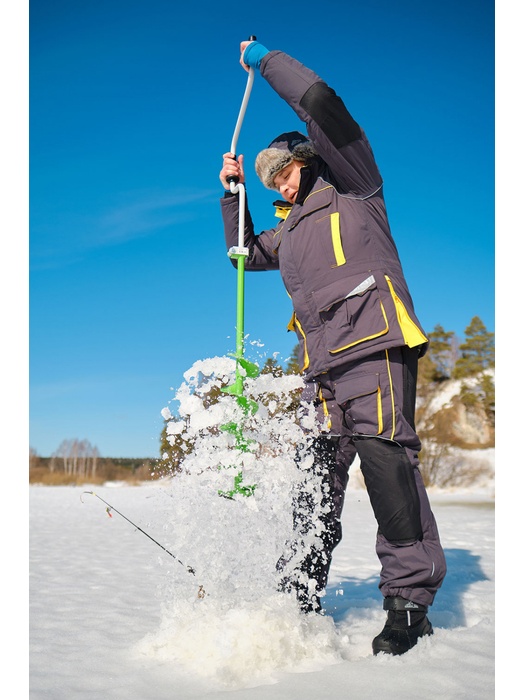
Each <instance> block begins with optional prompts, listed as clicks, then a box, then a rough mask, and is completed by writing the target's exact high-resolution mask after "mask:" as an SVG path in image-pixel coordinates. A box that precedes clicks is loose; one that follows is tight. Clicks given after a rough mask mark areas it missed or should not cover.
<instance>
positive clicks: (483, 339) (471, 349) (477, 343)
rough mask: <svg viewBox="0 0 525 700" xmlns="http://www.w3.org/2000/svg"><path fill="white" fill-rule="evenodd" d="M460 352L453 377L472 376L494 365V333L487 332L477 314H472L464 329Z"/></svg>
mask: <svg viewBox="0 0 525 700" xmlns="http://www.w3.org/2000/svg"><path fill="white" fill-rule="evenodd" d="M459 351H460V353H461V355H460V357H459V359H458V360H457V362H456V364H455V366H454V371H453V377H454V378H455V379H463V378H465V377H473V376H475V375H477V374H480V373H482V372H483V371H484V370H486V369H490V368H493V367H494V357H495V356H494V333H489V332H488V331H487V329H486V327H485V324H484V323H483V321H482V320H481V319H480V318H479V316H474V318H473V319H472V321H471V322H470V325H469V326H468V327H467V328H466V329H465V342H464V343H462V344H461V345H460V346H459Z"/></svg>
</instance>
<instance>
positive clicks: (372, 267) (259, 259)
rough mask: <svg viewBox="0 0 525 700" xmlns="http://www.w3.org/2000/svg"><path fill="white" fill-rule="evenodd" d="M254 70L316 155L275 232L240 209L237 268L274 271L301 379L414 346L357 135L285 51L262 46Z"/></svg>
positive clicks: (410, 314) (369, 164)
mask: <svg viewBox="0 0 525 700" xmlns="http://www.w3.org/2000/svg"><path fill="white" fill-rule="evenodd" d="M260 72H261V76H262V77H263V78H265V79H266V80H267V81H268V83H269V84H270V85H271V86H272V87H273V89H274V90H275V91H276V92H277V93H278V94H279V95H280V96H281V97H282V98H283V99H284V100H285V101H286V102H287V103H288V104H289V105H290V106H291V107H292V108H293V110H294V111H295V112H296V113H297V115H298V116H299V118H300V119H301V120H302V121H303V122H305V124H306V126H307V130H308V136H309V138H310V140H311V142H312V144H313V146H314V147H315V150H316V151H317V153H318V154H319V157H316V158H314V159H312V160H311V161H310V162H309V163H308V165H307V167H305V168H303V169H302V173H301V185H300V188H299V193H298V196H297V198H296V201H295V203H294V204H293V206H292V205H287V204H286V203H282V204H283V212H282V218H281V220H280V222H279V224H278V225H277V226H276V227H275V228H272V229H269V230H266V231H263V232H262V233H260V234H259V235H256V234H255V232H254V227H253V222H252V220H251V217H250V214H249V210H248V209H247V214H246V220H245V246H246V247H248V248H249V250H250V254H249V257H248V258H247V259H246V262H245V269H246V270H275V269H279V270H280V272H281V276H282V279H283V282H284V284H285V287H286V290H287V291H288V294H289V295H290V297H291V299H292V303H293V308H294V315H293V317H292V320H291V322H290V326H289V328H290V329H292V328H293V329H294V330H295V332H296V333H297V336H298V338H299V341H300V343H301V345H302V348H303V351H304V367H303V370H304V372H305V375H306V378H307V379H311V378H313V377H316V376H318V375H320V374H322V373H324V372H326V371H328V370H330V369H332V368H334V367H340V366H341V365H344V364H346V363H348V362H353V361H355V360H358V359H360V358H364V357H368V356H370V355H371V354H372V353H375V352H377V351H378V350H382V349H387V348H391V347H397V346H402V345H409V346H410V347H415V346H420V347H421V350H422V352H423V351H424V350H425V349H426V343H427V339H426V337H425V335H424V333H423V330H422V328H421V325H420V323H419V321H418V319H417V317H416V315H415V312H414V308H413V303H412V298H411V296H410V293H409V291H408V287H407V284H406V281H405V278H404V275H403V271H402V267H401V263H400V260H399V256H398V252H397V248H396V245H395V243H394V241H393V239H392V236H391V233H390V227H389V224H388V219H387V214H386V209H385V203H384V199H383V189H382V180H381V176H380V174H379V171H378V168H377V165H376V163H375V160H374V156H373V153H372V150H371V148H370V144H369V143H368V140H367V138H366V136H365V134H364V132H363V131H362V130H361V128H360V127H359V126H358V124H357V123H356V122H355V121H354V119H353V118H352V117H351V115H350V114H349V113H348V111H347V110H346V107H345V106H344V104H343V102H342V101H341V99H340V98H339V97H338V96H337V95H336V93H335V92H334V91H333V90H332V89H331V88H329V87H328V85H327V84H326V83H325V82H323V81H322V80H321V79H320V78H319V77H318V76H317V75H316V74H315V73H313V72H312V71H311V70H309V69H308V68H306V67H305V66H304V65H302V64H301V63H299V62H298V61H296V60H295V59H293V58H291V57H290V56H288V55H286V54H284V53H282V52H281V51H270V52H269V53H268V54H266V56H265V57H264V58H263V60H262V62H261V66H260ZM221 207H222V214H223V220H224V229H225V237H226V245H227V247H228V249H229V248H231V247H232V246H235V245H237V237H238V196H237V195H232V194H230V193H226V194H225V196H224V197H223V199H221ZM286 207H288V209H289V210H288V211H285V208H286ZM234 264H235V262H234Z"/></svg>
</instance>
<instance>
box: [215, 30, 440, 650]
mask: <svg viewBox="0 0 525 700" xmlns="http://www.w3.org/2000/svg"><path fill="white" fill-rule="evenodd" d="M241 64H242V65H243V67H244V68H245V69H246V70H249V68H250V67H251V68H254V69H259V70H260V74H261V76H262V77H263V78H264V79H265V80H267V82H268V83H269V84H270V86H271V87H272V88H273V89H274V90H275V92H277V94H278V95H279V96H280V97H282V98H283V99H284V100H285V101H286V102H287V103H288V104H289V105H290V107H292V109H293V110H294V111H295V112H296V114H297V115H298V117H299V118H300V119H301V120H302V121H303V122H304V123H305V124H306V128H307V133H308V136H305V135H303V134H301V133H299V132H288V133H284V134H281V135H280V136H278V137H277V138H276V139H274V140H273V141H272V143H271V144H270V145H269V147H268V148H266V149H264V150H263V151H262V152H261V153H259V155H258V156H257V159H256V164H255V168H256V171H257V174H258V176H259V178H260V180H261V181H262V182H263V184H264V185H265V186H266V187H267V188H269V189H273V190H277V191H278V192H279V193H280V194H281V196H282V198H283V200H284V201H282V202H277V203H276V204H277V206H278V207H279V217H280V221H279V223H278V225H277V226H275V227H274V228H271V229H268V230H265V231H263V232H262V233H260V234H259V235H256V234H255V232H254V227H253V222H252V219H251V216H250V214H249V211H247V214H246V231H245V246H246V247H247V248H248V249H249V251H250V253H249V256H248V257H247V259H246V263H245V267H246V270H275V269H279V270H280V272H281V276H282V279H283V282H284V285H285V287H286V290H287V292H288V294H289V295H290V297H291V299H292V303H293V307H294V315H293V319H292V326H293V328H294V330H295V331H296V333H297V336H298V339H299V342H300V344H301V346H302V349H303V356H304V367H303V371H304V376H305V380H306V381H307V382H315V383H316V385H317V387H318V390H319V395H320V396H321V397H322V399H323V400H324V401H325V402H326V405H327V406H329V413H330V417H331V419H332V422H333V424H334V425H337V426H338V427H339V429H340V436H341V437H340V444H341V445H342V446H343V447H342V448H338V451H337V452H338V453H337V455H336V461H339V463H341V462H344V461H345V460H346V461H347V462H348V460H351V459H352V452H351V451H350V450H348V443H349V442H351V443H352V444H353V446H354V447H355V449H356V450H357V453H358V455H359V458H360V462H361V471H362V473H363V476H364V479H365V484H366V488H367V491H368V494H369V497H370V502H371V505H372V508H373V511H374V515H375V517H376V520H377V523H378V533H377V541H376V552H377V555H378V557H379V560H380V563H381V576H380V583H379V588H380V590H381V592H382V594H383V596H384V602H383V607H384V609H385V610H386V611H388V615H387V621H386V624H385V627H384V629H383V630H382V631H381V632H380V634H379V635H378V636H377V637H375V639H374V640H373V642H372V648H373V652H374V653H375V654H377V653H379V652H385V653H390V654H403V653H405V652H406V651H408V650H409V649H410V648H412V647H413V646H414V645H415V644H416V643H417V641H418V640H419V639H420V638H421V637H423V636H426V635H429V634H432V625H431V623H430V621H429V619H428V617H427V615H426V613H427V610H428V606H430V605H432V603H433V601H434V597H435V595H436V592H437V590H438V589H439V587H440V586H441V584H442V582H443V579H444V577H445V573H446V563H445V557H444V553H443V549H442V547H441V544H440V541H439V534H438V530H437V526H436V523H435V519H434V516H433V514H432V511H431V508H430V504H429V501H428V496H427V493H426V490H425V487H424V484H423V481H422V478H421V474H420V472H419V468H418V467H419V461H418V453H419V451H420V449H421V443H420V441H419V438H418V436H417V433H416V430H415V426H414V413H415V398H416V378H417V364H418V358H419V357H421V356H422V354H423V353H424V352H425V350H426V348H427V344H428V341H427V338H426V337H425V334H424V332H423V329H422V328H421V325H420V323H419V321H418V319H417V316H416V314H415V311H414V307H413V302H412V298H411V296H410V293H409V290H408V287H407V283H406V280H405V277H404V274H403V270H402V266H401V262H400V260H399V256H398V252H397V248H396V245H395V243H394V240H393V238H392V235H391V232H390V227H389V223H388V218H387V214H386V209H385V203H384V199H383V182H382V179H381V176H380V173H379V170H378V168H377V165H376V162H375V159H374V156H373V153H372V150H371V147H370V144H369V143H368V140H367V138H366V136H365V134H364V132H363V130H362V129H361V127H360V126H359V125H358V124H357V122H356V121H355V120H354V119H353V117H352V116H351V115H350V113H349V112H348V110H347V109H346V107H345V105H344V103H343V102H342V100H341V98H340V97H338V96H337V94H336V93H335V92H334V90H332V89H331V88H330V87H329V86H328V85H327V84H326V83H325V82H324V81H322V80H321V78H319V77H318V76H317V75H316V74H315V73H314V72H313V71H311V70H309V69H308V68H306V67H305V66H304V65H302V64H301V63H299V62H298V61H296V60H295V59H293V58H292V57H290V56H288V55H286V54H285V53H283V52H281V51H268V50H267V49H266V48H265V47H264V46H262V45H261V44H260V43H259V42H256V41H254V42H242V43H241ZM230 176H235V177H238V178H239V179H240V182H244V181H245V178H244V168H243V158H242V156H240V157H239V159H238V160H236V159H235V157H234V156H233V154H231V153H227V154H225V156H224V158H223V167H222V170H221V172H220V180H221V182H222V183H223V185H224V188H225V190H227V191H226V192H225V194H224V197H223V198H222V200H221V207H222V214H223V220H224V227H225V236H226V243H227V246H228V248H230V247H232V246H234V245H235V244H236V239H237V222H238V196H237V195H234V194H232V193H231V192H230V191H229V185H228V178H229V177H230ZM342 450H343V451H342ZM345 486H346V483H344V484H342V485H341V486H340V488H342V489H343V493H344V487H345ZM336 501H337V499H334V503H335V502H336ZM334 507H335V506H334ZM327 546H328V548H329V547H330V544H328V545H327ZM334 546H335V545H334ZM329 554H331V552H330V553H329Z"/></svg>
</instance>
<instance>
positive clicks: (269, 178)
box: [255, 132, 317, 190]
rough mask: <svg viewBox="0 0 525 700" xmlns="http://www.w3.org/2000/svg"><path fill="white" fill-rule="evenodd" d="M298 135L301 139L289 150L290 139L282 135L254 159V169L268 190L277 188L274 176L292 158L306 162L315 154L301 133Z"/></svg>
mask: <svg viewBox="0 0 525 700" xmlns="http://www.w3.org/2000/svg"><path fill="white" fill-rule="evenodd" d="M292 133H293V132H292ZM298 135H299V136H300V137H301V140H300V141H299V143H297V144H296V145H292V149H291V150H289V145H288V144H289V143H290V140H289V139H286V140H283V139H282V137H278V138H277V139H275V141H273V142H272V143H271V144H270V147H269V148H265V149H264V151H261V152H260V153H259V155H258V156H257V158H256V159H255V171H256V173H257V175H258V177H259V179H260V180H261V182H262V183H263V185H264V186H265V187H267V188H268V189H269V190H276V189H278V188H277V187H275V183H274V178H275V176H276V175H277V173H279V172H280V171H281V170H282V169H283V168H286V166H287V165H288V164H289V163H291V162H292V161H293V160H301V161H305V162H307V161H308V160H310V159H311V158H313V157H314V156H316V155H317V152H316V150H315V149H314V147H313V146H312V144H311V142H310V141H308V140H307V138H306V137H305V136H302V134H298ZM293 143H294V142H293V141H292V144H293Z"/></svg>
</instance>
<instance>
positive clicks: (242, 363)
mask: <svg viewBox="0 0 525 700" xmlns="http://www.w3.org/2000/svg"><path fill="white" fill-rule="evenodd" d="M250 40H251V41H254V40H255V37H254V36H251V37H250ZM253 80H254V70H253V68H250V70H249V72H248V81H247V83H246V89H245V91H244V97H243V100H242V103H241V108H240V111H239V116H238V118H237V123H236V125H235V130H234V133H233V138H232V142H231V147H230V151H231V153H233V155H234V156H236V155H237V141H238V138H239V133H240V130H241V126H242V122H243V119H244V115H245V113H246V107H247V106H248V100H249V99H250V93H251V90H252V85H253ZM228 182H229V184H230V192H232V193H233V194H238V195H239V235H238V241H237V245H236V246H233V247H232V248H230V249H229V251H228V257H229V258H231V259H233V260H236V261H237V320H236V343H235V354H234V355H233V357H234V358H235V381H234V382H233V384H230V385H229V386H227V387H225V388H224V389H223V391H224V392H225V393H227V394H231V395H232V396H235V398H236V400H237V404H238V405H239V406H240V408H241V411H242V415H243V417H246V416H247V415H250V414H254V413H255V412H256V411H257V409H258V405H257V403H256V402H255V401H252V400H251V399H249V398H247V397H246V396H245V395H244V381H245V379H246V377H249V378H253V377H256V376H257V375H258V374H259V367H258V366H257V365H256V364H254V363H253V362H250V361H249V360H247V359H246V358H245V357H244V270H245V261H246V258H247V256H248V254H249V250H248V248H246V247H245V245H244V222H245V211H246V192H245V188H244V185H243V184H242V183H241V182H239V180H238V178H236V177H234V176H230V177H229V178H228ZM221 428H222V430H224V431H226V432H228V433H230V434H231V435H233V436H234V437H235V447H236V449H238V450H240V451H241V452H248V451H249V450H250V445H251V443H252V441H251V440H249V439H247V438H246V437H245V436H244V434H243V426H242V423H236V422H230V423H226V424H225V425H222V426H221ZM254 489H255V485H251V486H246V485H243V475H242V471H238V472H237V474H236V476H235V478H234V483H233V489H231V490H230V491H219V493H220V495H221V496H225V497H227V498H233V497H234V496H235V495H236V494H240V495H242V496H251V495H252V494H253V492H254Z"/></svg>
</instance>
